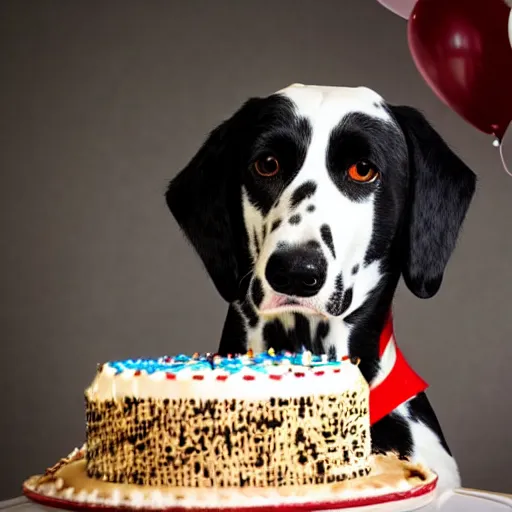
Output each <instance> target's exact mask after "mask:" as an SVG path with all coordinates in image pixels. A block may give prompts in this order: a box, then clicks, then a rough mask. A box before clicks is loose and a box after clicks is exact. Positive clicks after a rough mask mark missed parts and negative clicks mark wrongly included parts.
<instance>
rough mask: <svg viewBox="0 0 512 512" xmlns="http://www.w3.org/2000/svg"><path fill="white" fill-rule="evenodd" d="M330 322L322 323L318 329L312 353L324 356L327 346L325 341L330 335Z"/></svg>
mask: <svg viewBox="0 0 512 512" xmlns="http://www.w3.org/2000/svg"><path fill="white" fill-rule="evenodd" d="M329 329H330V327H329V322H320V323H319V324H318V325H317V327H316V333H315V339H314V341H313V348H312V350H311V352H313V353H314V354H324V353H325V346H324V340H325V338H327V336H328V334H329Z"/></svg>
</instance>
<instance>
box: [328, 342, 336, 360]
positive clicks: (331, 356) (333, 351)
mask: <svg viewBox="0 0 512 512" xmlns="http://www.w3.org/2000/svg"><path fill="white" fill-rule="evenodd" d="M336 357H337V354H336V347H334V345H331V346H330V347H329V350H328V351H327V358H328V359H329V361H336Z"/></svg>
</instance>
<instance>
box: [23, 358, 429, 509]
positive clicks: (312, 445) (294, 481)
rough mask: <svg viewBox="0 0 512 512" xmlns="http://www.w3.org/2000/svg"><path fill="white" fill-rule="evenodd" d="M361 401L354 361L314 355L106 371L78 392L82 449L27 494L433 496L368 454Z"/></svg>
mask: <svg viewBox="0 0 512 512" xmlns="http://www.w3.org/2000/svg"><path fill="white" fill-rule="evenodd" d="M368 400H369V388H368V384H367V382H366V381H365V379H364V378H363V376H362V374H361V372H360V370H359V368H358V361H354V360H350V359H348V358H343V360H334V361H333V360H328V359H327V357H326V356H314V355H312V354H311V353H309V352H304V353H302V354H289V353H278V354H275V353H274V352H273V351H272V350H270V351H269V352H267V353H263V354H257V355H254V354H252V353H250V352H249V353H248V354H245V355H241V356H229V357H225V358H224V357H220V356H216V355H203V356H201V355H199V354H195V355H194V356H192V357H190V356H185V355H178V356H175V357H162V358H159V359H137V360H122V361H112V362H108V363H105V364H103V365H100V366H99V367H98V369H97V373H96V376H95V377H94V379H93V382H92V383H91V385H90V386H89V387H88V388H87V389H86V391H85V407H86V418H87V427H86V444H85V445H84V447H83V448H82V449H81V450H76V451H75V452H73V453H72V454H71V455H70V456H69V457H67V458H65V459H63V460H62V461H60V462H59V463H58V464H56V465H55V466H54V467H53V468H49V469H48V470H47V472H46V473H45V474H44V475H42V476H36V477H33V478H32V479H30V480H28V481H27V482H26V484H25V489H26V491H28V492H29V493H32V494H33V495H32V497H34V493H39V494H40V495H46V496H53V497H54V498H57V499H72V500H74V501H75V502H88V503H96V504H98V503H99V504H103V505H105V504H107V505H109V504H110V505H116V506H118V507H119V506H130V507H143V508H155V507H156V508H162V507H163V506H164V505H165V506H183V507H188V508H190V507H192V508H193V507H194V506H199V505H200V508H201V507H202V508H204V507H206V508H208V507H209V506H210V505H211V506H216V507H219V501H220V503H221V504H224V505H225V504H226V503H228V504H231V505H232V504H233V503H235V504H236V505H237V506H240V504H241V503H243V502H244V500H247V499H249V498H250V501H251V503H252V504H253V505H254V504H255V503H257V502H258V500H260V501H262V503H263V504H265V503H267V504H268V503H269V502H271V503H272V502H274V503H275V501H276V499H277V500H278V502H279V503H292V504H293V503H295V504H297V503H300V502H304V500H305V499H306V495H307V496H308V498H307V499H308V500H311V499H314V498H312V497H314V495H315V493H316V494H317V499H320V500H321V499H330V500H331V501H332V500H333V499H334V498H333V496H335V495H337V494H339V493H342V494H344V495H346V493H347V492H348V493H349V495H350V493H351V492H356V494H357V492H360V493H361V492H363V494H364V495H374V494H376V495H379V494H382V493H385V492H386V491H388V492H389V490H390V489H391V490H395V491H396V490H397V489H398V490H401V492H403V491H404V490H410V489H411V488H414V486H418V485H421V486H422V488H423V489H424V488H425V486H424V484H425V483H430V485H433V479H434V478H435V477H434V476H433V475H432V474H431V473H430V472H429V471H428V470H427V469H426V468H420V467H417V466H414V465H411V464H409V463H405V462H403V461H400V460H398V458H397V457H395V456H390V457H383V456H382V455H379V456H375V455H373V456H372V455H371V439H370V421H369V411H368V407H369V403H368ZM305 493H306V494H305ZM333 493H334V495H333ZM352 497H353V496H352ZM205 499H206V500H207V502H208V503H205V501H204V500H205ZM301 500H302V501H301Z"/></svg>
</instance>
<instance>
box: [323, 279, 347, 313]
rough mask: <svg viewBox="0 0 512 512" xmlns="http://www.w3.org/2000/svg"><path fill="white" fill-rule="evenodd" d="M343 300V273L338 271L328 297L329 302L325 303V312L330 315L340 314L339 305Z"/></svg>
mask: <svg viewBox="0 0 512 512" xmlns="http://www.w3.org/2000/svg"><path fill="white" fill-rule="evenodd" d="M342 300H343V275H342V274H341V273H339V274H338V275H337V276H336V281H335V282H334V292H333V293H332V295H331V297H330V298H329V302H328V303H327V307H326V309H327V312H328V313H329V314H330V315H332V316H340V315H341V305H342Z"/></svg>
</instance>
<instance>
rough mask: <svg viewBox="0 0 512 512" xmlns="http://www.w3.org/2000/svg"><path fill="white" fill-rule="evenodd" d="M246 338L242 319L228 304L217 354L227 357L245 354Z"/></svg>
mask: <svg viewBox="0 0 512 512" xmlns="http://www.w3.org/2000/svg"><path fill="white" fill-rule="evenodd" d="M246 336H247V333H246V331H245V325H244V321H243V318H242V317H241V315H240V313H239V312H238V311H237V309H236V308H235V307H234V306H233V305H232V304H230V306H229V309H228V314H227V317H226V321H225V322H224V327H223V329H222V335H221V340H220V345H219V354H220V355H221V356H227V355H228V354H242V353H245V352H246V351H247V343H246Z"/></svg>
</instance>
